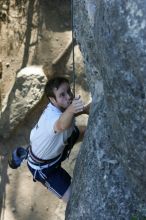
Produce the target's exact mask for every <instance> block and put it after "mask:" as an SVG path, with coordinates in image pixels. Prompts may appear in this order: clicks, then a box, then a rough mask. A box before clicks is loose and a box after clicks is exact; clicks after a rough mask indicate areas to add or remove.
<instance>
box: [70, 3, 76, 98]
mask: <svg viewBox="0 0 146 220" xmlns="http://www.w3.org/2000/svg"><path fill="white" fill-rule="evenodd" d="M71 27H72V56H73V95H74V97H75V84H76V82H75V81H76V73H75V51H74V46H75V45H74V43H75V39H74V4H73V0H71Z"/></svg>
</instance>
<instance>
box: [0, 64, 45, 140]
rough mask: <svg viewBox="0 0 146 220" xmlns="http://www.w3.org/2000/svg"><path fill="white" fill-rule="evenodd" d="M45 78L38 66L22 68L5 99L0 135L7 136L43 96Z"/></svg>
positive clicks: (0, 120) (0, 121)
mask: <svg viewBox="0 0 146 220" xmlns="http://www.w3.org/2000/svg"><path fill="white" fill-rule="evenodd" d="M46 81H47V78H46V76H45V74H44V73H43V69H42V67H40V66H30V67H26V68H23V69H22V70H21V71H20V72H19V73H18V75H17V77H16V81H15V83H14V86H13V88H12V90H11V92H10V94H9V95H8V97H6V99H5V105H4V107H3V109H2V114H1V117H0V136H2V137H8V136H9V135H10V133H11V132H12V130H14V129H15V128H16V127H17V126H18V124H19V123H20V122H22V121H23V120H24V119H25V117H26V115H27V114H28V113H29V112H30V110H31V109H32V108H33V107H34V106H35V105H36V104H37V103H38V102H39V101H40V99H41V97H42V96H43V85H45V83H46Z"/></svg>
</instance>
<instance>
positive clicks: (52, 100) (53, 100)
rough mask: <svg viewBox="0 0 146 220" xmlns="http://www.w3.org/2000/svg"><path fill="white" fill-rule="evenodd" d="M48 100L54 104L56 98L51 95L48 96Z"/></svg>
mask: <svg viewBox="0 0 146 220" xmlns="http://www.w3.org/2000/svg"><path fill="white" fill-rule="evenodd" d="M49 100H50V102H51V103H52V104H53V105H55V104H56V99H55V98H53V97H49Z"/></svg>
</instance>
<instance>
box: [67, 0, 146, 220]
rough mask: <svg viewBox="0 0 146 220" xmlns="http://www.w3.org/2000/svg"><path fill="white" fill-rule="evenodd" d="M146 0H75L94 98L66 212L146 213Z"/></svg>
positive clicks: (73, 217) (89, 215) (87, 215)
mask: <svg viewBox="0 0 146 220" xmlns="http://www.w3.org/2000/svg"><path fill="white" fill-rule="evenodd" d="M145 11H146V1H145V0H141V1H137V0H127V1H122V0H112V1H111V0H110V1H109V0H84V1H79V0H75V1H74V23H75V32H76V38H77V41H78V43H79V45H80V48H81V51H82V54H83V57H84V61H85V66H86V77H87V79H88V82H89V87H90V90H91V93H92V98H93V104H92V106H91V112H90V117H89V123H88V129H87V132H86V136H85V138H84V142H83V144H82V147H81V150H80V152H79V156H78V159H77V162H76V166H75V171H74V179H73V189H72V196H71V199H70V201H69V204H68V206H67V211H66V219H69V220H78V219H85V220H86V219H87V220H89V219H91V220H94V219H95V220H97V219H98V220H104V219H105V220H112V219H113V220H117V219H118V220H119V219H129V220H131V219H133V218H136V219H143V218H144V216H146V175H145V174H146V163H145V161H146V98H145V95H146V13H145Z"/></svg>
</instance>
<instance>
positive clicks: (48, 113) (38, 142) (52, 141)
mask: <svg viewBox="0 0 146 220" xmlns="http://www.w3.org/2000/svg"><path fill="white" fill-rule="evenodd" d="M61 114H62V112H61V111H60V110H59V109H58V108H56V107H55V106H53V105H52V104H51V103H49V104H48V105H47V107H46V109H45V110H44V112H43V114H42V115H41V117H40V119H39V121H38V123H37V124H36V125H35V127H34V128H33V129H32V131H31V134H30V144H31V146H32V152H33V153H34V154H35V156H36V157H38V158H41V159H44V160H49V159H52V158H54V157H56V156H58V155H59V154H61V153H62V151H63V149H64V147H65V142H66V140H67V139H68V137H70V135H71V133H72V131H73V129H74V122H73V123H72V126H71V127H70V128H69V129H67V130H65V131H63V132H57V133H55V132H54V129H53V128H54V124H55V122H56V121H57V120H58V118H59V117H60V116H61Z"/></svg>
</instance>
